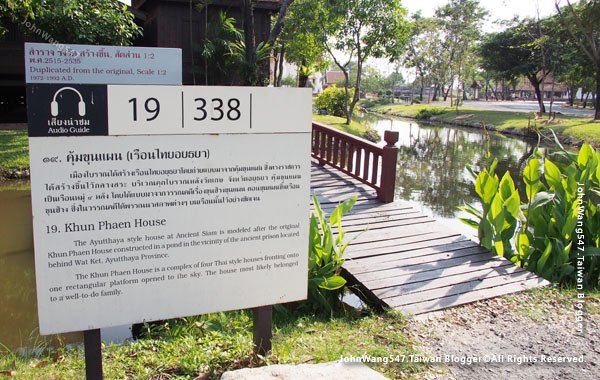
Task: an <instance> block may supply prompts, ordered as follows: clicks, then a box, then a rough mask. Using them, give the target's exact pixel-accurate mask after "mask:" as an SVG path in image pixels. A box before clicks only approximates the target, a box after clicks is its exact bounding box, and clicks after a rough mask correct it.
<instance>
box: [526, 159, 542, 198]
mask: <svg viewBox="0 0 600 380" xmlns="http://www.w3.org/2000/svg"><path fill="white" fill-rule="evenodd" d="M541 176H542V170H541V167H540V161H539V159H538V158H537V157H535V156H533V157H531V158H530V159H529V161H527V165H526V166H525V170H523V181H524V182H525V193H526V195H527V200H529V201H531V200H532V199H533V196H534V195H535V194H536V193H537V192H538V191H539V190H540V189H541V188H542V187H543V185H542V183H541V181H540V178H541Z"/></svg>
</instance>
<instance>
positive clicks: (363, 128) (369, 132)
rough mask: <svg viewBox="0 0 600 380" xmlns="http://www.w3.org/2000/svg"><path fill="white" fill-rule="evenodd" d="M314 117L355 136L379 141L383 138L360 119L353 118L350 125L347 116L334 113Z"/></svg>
mask: <svg viewBox="0 0 600 380" xmlns="http://www.w3.org/2000/svg"><path fill="white" fill-rule="evenodd" d="M312 119H313V120H314V121H316V122H318V123H321V124H325V125H328V126H330V127H334V128H337V129H339V130H340V131H343V132H346V133H350V134H351V135H354V136H358V137H362V138H365V139H367V140H369V141H373V142H378V141H380V140H381V136H379V135H378V134H377V132H376V131H375V130H374V129H372V128H369V127H368V126H367V125H365V124H362V123H361V122H360V121H357V120H352V121H351V122H350V125H348V124H346V119H345V118H343V117H337V116H333V115H317V114H313V115H312Z"/></svg>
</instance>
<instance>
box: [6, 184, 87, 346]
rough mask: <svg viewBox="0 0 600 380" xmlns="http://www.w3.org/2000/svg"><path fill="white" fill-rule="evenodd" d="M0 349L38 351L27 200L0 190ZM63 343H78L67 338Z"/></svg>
mask: <svg viewBox="0 0 600 380" xmlns="http://www.w3.org/2000/svg"><path fill="white" fill-rule="evenodd" d="M0 210H1V212H0V344H1V345H0V348H2V347H3V346H5V347H7V348H9V349H17V348H21V347H28V348H40V346H41V345H42V343H43V342H48V343H51V344H56V343H57V338H56V337H52V338H50V339H48V338H46V339H43V338H41V337H40V336H39V335H38V334H37V329H38V319H37V306H36V292H35V269H34V268H35V267H34V256H33V232H32V224H31V196H30V192H29V189H27V188H20V189H19V188H18V187H17V188H14V187H13V188H0ZM63 338H64V339H65V340H63V342H65V341H67V342H75V341H81V337H80V335H79V334H68V336H65V337H63Z"/></svg>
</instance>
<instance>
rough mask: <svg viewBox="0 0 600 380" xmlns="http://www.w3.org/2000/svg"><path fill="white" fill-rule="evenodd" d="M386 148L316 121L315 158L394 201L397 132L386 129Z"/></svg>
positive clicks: (313, 141) (313, 147)
mask: <svg viewBox="0 0 600 380" xmlns="http://www.w3.org/2000/svg"><path fill="white" fill-rule="evenodd" d="M384 140H385V142H386V145H385V146H384V147H380V146H377V145H376V144H373V143H371V142H369V141H367V140H363V139H361V138H359V137H356V136H353V135H351V134H348V133H345V132H342V131H339V130H337V129H334V128H331V127H328V126H325V125H323V124H320V123H316V122H314V121H313V123H312V157H314V158H316V159H317V160H319V164H321V165H325V164H329V165H331V166H333V167H334V168H336V169H338V170H339V171H341V172H343V173H346V174H348V175H349V176H351V177H352V178H355V179H357V180H359V181H360V182H362V183H364V184H366V185H368V186H371V187H372V188H374V189H375V190H377V198H379V199H380V200H381V201H383V202H385V203H389V202H393V201H394V187H395V184H396V162H397V159H398V148H397V147H396V146H395V144H396V143H397V142H398V132H394V131H385V134H384Z"/></svg>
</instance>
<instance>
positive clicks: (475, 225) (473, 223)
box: [458, 218, 479, 229]
mask: <svg viewBox="0 0 600 380" xmlns="http://www.w3.org/2000/svg"><path fill="white" fill-rule="evenodd" d="M458 220H460V221H461V222H463V223H464V224H466V225H467V226H469V227H473V228H475V229H477V228H479V223H477V222H476V221H474V220H471V219H465V218H458Z"/></svg>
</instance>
